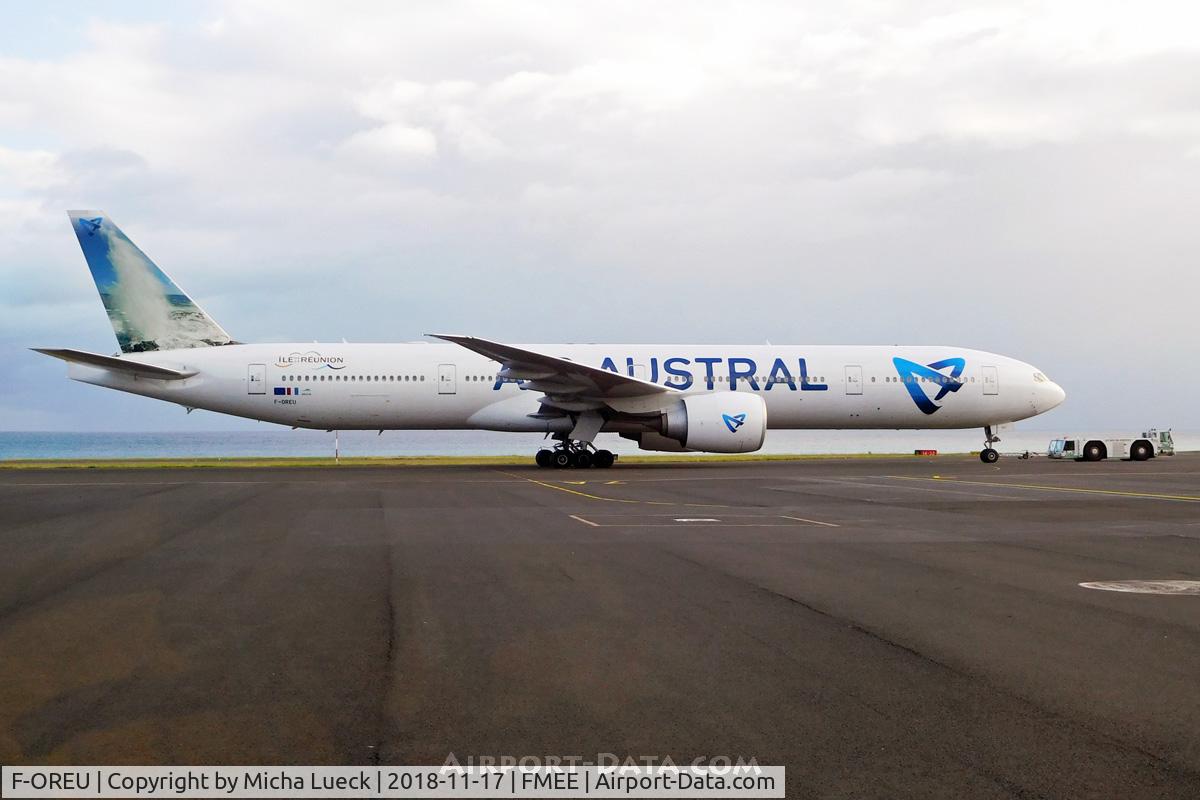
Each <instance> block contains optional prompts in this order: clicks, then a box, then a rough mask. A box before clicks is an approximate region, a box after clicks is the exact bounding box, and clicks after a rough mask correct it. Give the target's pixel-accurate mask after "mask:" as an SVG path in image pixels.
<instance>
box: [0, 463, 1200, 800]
mask: <svg viewBox="0 0 1200 800" xmlns="http://www.w3.org/2000/svg"><path fill="white" fill-rule="evenodd" d="M1117 580H1200V456H1198V455H1180V456H1176V457H1174V458H1159V459H1156V460H1154V461H1151V462H1147V463H1122V462H1105V463H1101V464H1076V463H1073V462H1068V463H1061V462H1050V461H1047V460H1046V459H1035V460H1031V461H1016V460H1009V459H1005V460H1002V461H1001V462H1000V463H999V464H998V465H995V466H985V465H983V464H980V463H979V462H978V461H977V460H974V459H972V458H970V457H965V456H963V457H940V458H934V459H916V458H906V459H880V458H872V459H840V460H815V461H814V460H808V461H798V462H786V463H779V462H773V463H739V464H696V465H682V466H680V465H674V466H638V467H634V466H622V465H620V464H618V466H617V467H616V468H614V469H611V470H592V471H581V472H573V471H565V472H559V471H546V470H538V469H536V468H533V467H532V466H530V467H444V468H434V467H430V468H398V469H379V468H359V467H343V468H336V469H325V468H321V469H317V468H288V469H229V470H215V469H194V470H188V469H167V470H61V471H41V470H32V471H2V470H0V677H2V680H0V763H6V764H49V763H67V764H192V763H196V764H208V763H214V764H323V763H328V764H347V765H355V764H373V763H399V764H441V763H444V762H445V761H446V760H447V757H448V756H449V755H450V754H453V755H454V758H455V760H457V761H458V762H459V763H464V764H465V763H468V761H469V760H471V759H476V760H478V759H480V758H481V757H484V758H486V757H494V758H499V757H503V756H514V757H521V756H539V757H543V758H545V757H548V756H549V757H553V756H576V757H579V758H580V759H582V760H585V761H586V760H596V759H597V758H598V757H600V758H602V759H603V758H606V757H611V756H615V757H617V758H620V759H622V760H623V759H627V758H633V759H636V760H639V761H645V760H647V759H662V758H664V757H667V756H669V757H670V758H671V759H672V760H673V761H675V762H676V763H681V762H688V763H690V762H692V761H694V760H696V759H705V760H707V761H708V762H710V763H712V762H713V759H717V760H716V761H715V763H718V764H719V763H721V761H720V759H723V758H729V759H734V760H736V759H737V758H739V757H740V758H742V759H750V758H754V759H757V760H758V762H759V763H762V764H782V765H784V766H786V767H787V777H788V795H789V796H793V797H848V796H854V797H934V796H938V797H973V798H986V797H1011V796H1017V797H1084V796H1091V797H1192V798H1194V797H1198V796H1200V735H1198V732H1200V594H1190V595H1189V594H1174V595H1162V594H1135V593H1127V592H1113V591H1100V590H1096V589H1089V588H1084V587H1081V586H1080V585H1079V584H1080V583H1083V582H1097V581H1117ZM606 754H611V756H608V755H606ZM701 763H705V762H704V761H702V762H701Z"/></svg>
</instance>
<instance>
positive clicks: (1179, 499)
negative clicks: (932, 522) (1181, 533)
mask: <svg viewBox="0 0 1200 800" xmlns="http://www.w3.org/2000/svg"><path fill="white" fill-rule="evenodd" d="M884 477H887V478H892V479H894V480H898V481H927V482H931V483H960V484H965V485H968V486H998V487H1002V488H1006V489H1032V490H1035V491H1041V492H1071V493H1075V494H1105V495H1110V496H1114V497H1136V498H1141V499H1143V500H1170V501H1173V502H1176V503H1200V497H1196V496H1193V495H1187V494H1156V493H1154V492H1126V491H1121V490H1119V489H1084V488H1080V487H1076V486H1047V485H1045V484H1040V483H1001V482H999V481H965V480H961V479H959V478H942V477H940V476H934V477H931V478H921V477H915V476H912V475H886V476H884Z"/></svg>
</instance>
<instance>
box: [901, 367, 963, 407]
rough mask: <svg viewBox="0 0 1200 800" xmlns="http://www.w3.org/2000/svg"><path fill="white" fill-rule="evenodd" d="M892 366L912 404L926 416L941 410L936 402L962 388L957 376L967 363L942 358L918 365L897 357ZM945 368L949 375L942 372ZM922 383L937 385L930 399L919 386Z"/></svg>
mask: <svg viewBox="0 0 1200 800" xmlns="http://www.w3.org/2000/svg"><path fill="white" fill-rule="evenodd" d="M892 364H894V365H895V366H896V372H897V373H898V374H899V375H900V382H901V383H903V384H904V388H905V389H908V393H909V395H911V396H912V399H913V402H914V403H916V404H917V408H919V409H921V411H922V412H924V413H926V414H932V413H933V412H935V411H937V410H938V409H939V408H941V406H939V405H938V402H939V401H941V399H942V398H943V397H945V396H946V395H948V394H949V393H950V392H957V391H958V390H959V389H961V388H962V381H961V380H959V376H960V375H962V372H963V368H964V367H966V365H967V361H966V359H963V358H943V359H942V360H941V361H934V362H933V363H932V364H918V363H917V362H915V361H909V360H908V359H907V358H899V357H897V358H893V359H892ZM947 367H949V368H950V374H949V375H946V374H945V373H943V372H942V370H944V369H946V368H947ZM922 383H933V384H937V385H938V387H939V388H938V392H937V394H936V395H935V396H934V397H933V398H932V399H931V398H930V397H929V394H928V393H927V392H926V390H925V388H924V387H923V386H922V385H921V384H922Z"/></svg>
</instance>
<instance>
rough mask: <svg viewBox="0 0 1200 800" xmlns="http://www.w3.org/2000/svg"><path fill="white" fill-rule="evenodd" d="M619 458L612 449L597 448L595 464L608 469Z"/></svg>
mask: <svg viewBox="0 0 1200 800" xmlns="http://www.w3.org/2000/svg"><path fill="white" fill-rule="evenodd" d="M616 460H617V457H616V456H614V455H613V454H612V451H611V450H597V451H596V460H595V465H596V466H597V467H599V468H600V469H608V468H609V467H611V466H612V465H613V463H614V462H615V461H616Z"/></svg>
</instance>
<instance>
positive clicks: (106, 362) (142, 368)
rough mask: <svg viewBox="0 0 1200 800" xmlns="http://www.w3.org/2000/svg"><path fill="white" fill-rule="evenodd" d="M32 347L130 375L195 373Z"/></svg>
mask: <svg viewBox="0 0 1200 800" xmlns="http://www.w3.org/2000/svg"><path fill="white" fill-rule="evenodd" d="M32 349H33V350H34V351H35V352H38V353H42V354H44V355H48V356H50V357H51V358H58V359H61V360H63V361H66V362H68V363H71V364H86V365H87V366H89V367H100V368H101V369H107V370H112V371H113V372H124V373H128V374H130V375H141V376H143V377H146V378H157V379H159V380H166V381H178V380H183V379H184V378H190V377H192V376H193V375H195V374H196V371H195V370H191V371H188V372H185V371H182V370H177V369H171V368H169V367H159V366H156V365H154V364H143V363H142V362H140V361H132V360H130V359H127V358H117V357H116V356H104V355H100V354H99V353H89V352H88V351H86V350H71V349H69V348H53V347H34V348H32Z"/></svg>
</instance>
